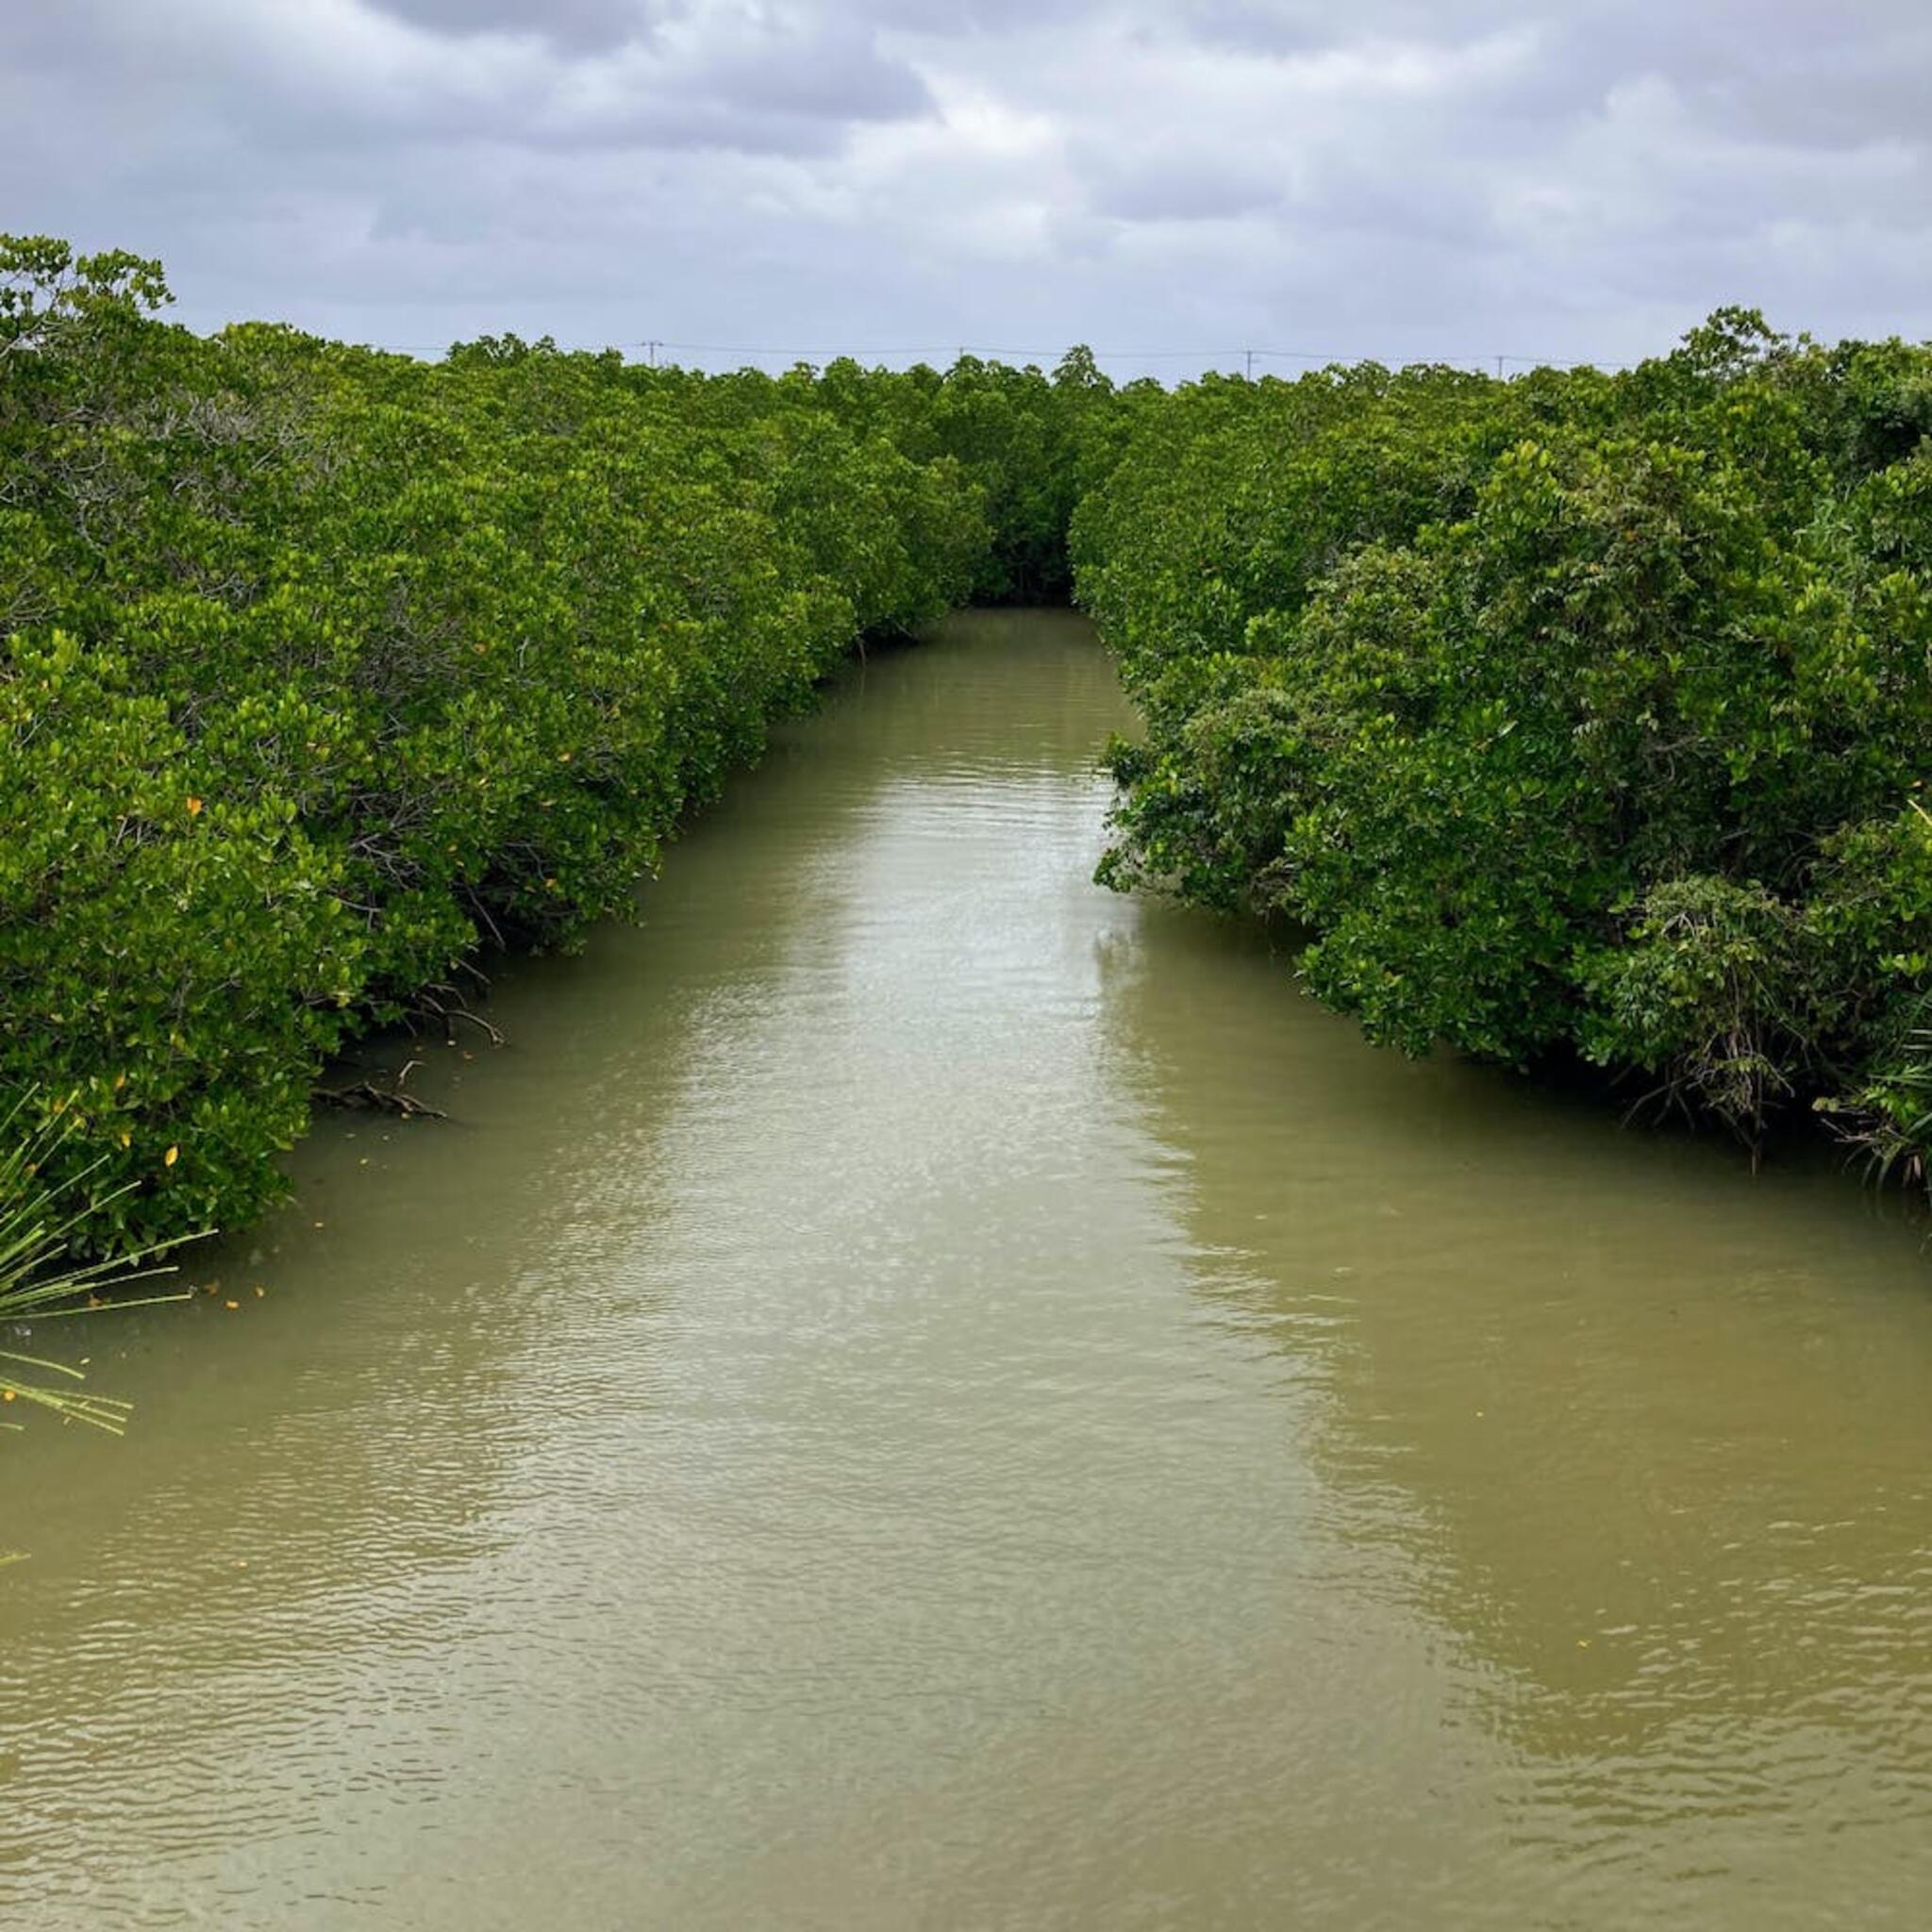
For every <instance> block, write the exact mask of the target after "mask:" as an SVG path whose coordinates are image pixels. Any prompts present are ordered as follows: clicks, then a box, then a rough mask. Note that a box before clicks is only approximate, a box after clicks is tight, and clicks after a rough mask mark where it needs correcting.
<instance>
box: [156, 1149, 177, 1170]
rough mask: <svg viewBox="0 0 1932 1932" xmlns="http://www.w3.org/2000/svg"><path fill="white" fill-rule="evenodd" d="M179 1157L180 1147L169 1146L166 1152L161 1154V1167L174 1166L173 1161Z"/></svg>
mask: <svg viewBox="0 0 1932 1932" xmlns="http://www.w3.org/2000/svg"><path fill="white" fill-rule="evenodd" d="M180 1158H181V1150H180V1148H178V1147H170V1148H169V1149H168V1151H167V1152H166V1153H165V1154H164V1155H162V1156H161V1165H162V1166H163V1167H173V1166H174V1164H175V1161H177V1160H178V1159H180Z"/></svg>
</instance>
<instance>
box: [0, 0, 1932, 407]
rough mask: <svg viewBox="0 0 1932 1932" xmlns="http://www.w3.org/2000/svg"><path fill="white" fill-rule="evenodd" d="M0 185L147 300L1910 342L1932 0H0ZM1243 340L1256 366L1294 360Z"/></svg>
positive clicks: (1931, 164) (776, 345) (392, 311)
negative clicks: (101, 258)
mask: <svg viewBox="0 0 1932 1932" xmlns="http://www.w3.org/2000/svg"><path fill="white" fill-rule="evenodd" d="M0 112H4V115H5V117H6V120H7V123H8V132H9V140H8V156H9V158H8V167H7V179H6V187H5V191H4V192H0V225H4V226H6V227H8V228H11V229H13V230H15V231H27V232H38V233H53V234H60V235H67V236H70V237H72V238H73V239H74V240H75V241H76V242H81V243H84V244H86V245H88V246H90V247H99V246H108V245H113V246H123V247H128V248H132V249H135V250H138V251H139V252H141V253H142V254H149V255H158V256H160V257H162V258H163V259H164V260H165V261H166V263H167V266H168V270H169V273H170V277H171V279H172V281H173V283H174V286H175V291H176V293H177V295H178V297H179V298H180V299H179V305H178V308H176V310H175V314H176V316H177V318H178V319H180V320H182V321H185V322H187V323H189V324H191V325H193V326H196V327H208V326H213V325H219V324H220V323H222V322H225V321H227V320H230V319H233V318H237V317H242V316H272V317H275V318H279V319H285V320H290V321H293V322H297V323H299V324H301V325H304V326H306V327H309V328H313V329H317V330H321V331H324V332H325V333H328V334H331V335H339V336H346V337H349V338H352V339H354V340H357V341H375V342H382V343H389V344H394V345H397V346H410V347H414V346H418V345H422V346H425V347H429V348H434V347H437V346H440V345H441V344H442V343H445V342H447V341H450V340H451V339H452V338H453V337H457V336H463V335H474V334H475V333H478V332H479V331H482V330H486V329H491V330H494V329H503V328H511V329H516V330H518V331H520V332H522V333H525V334H528V335H536V334H541V333H544V332H546V331H547V332H549V333H551V334H554V335H556V336H557V337H558V340H559V341H565V342H567V343H569V344H572V345H574V346H575V345H591V346H597V345H602V344H604V343H607V342H619V343H624V344H626V345H630V344H640V343H641V342H643V341H646V340H647V339H651V338H656V339H658V340H659V341H663V342H666V343H670V344H677V345H680V346H679V347H678V348H676V349H675V350H672V351H668V352H667V353H672V354H675V355H676V356H677V357H678V358H679V359H683V360H687V361H693V362H698V363H701V364H704V365H706V366H715V365H718V364H720V363H723V362H728V361H733V360H739V359H752V358H750V357H749V356H745V355H741V354H737V353H733V352H737V351H754V350H756V351H759V352H762V353H761V356H760V358H758V359H765V360H768V361H770V360H774V359H775V360H776V361H777V362H780V363H782V362H783V361H785V360H788V359H791V357H792V356H793V355H794V354H805V355H807V356H808V357H810V358H812V359H823V358H824V355H825V354H826V353H828V352H833V351H837V350H841V349H842V350H849V351H852V352H854V353H858V354H860V355H864V356H868V357H876V358H880V359H891V360H898V359H902V358H904V357H906V356H908V355H909V354H912V353H923V354H924V355H926V356H928V357H930V358H943V357H945V356H947V355H949V354H950V353H951V351H952V349H953V348H955V347H957V346H959V345H964V344H971V345H974V346H975V347H980V348H983V349H987V350H991V351H1000V352H1006V353H1008V354H1016V355H1019V356H1022V357H1024V356H1029V355H1030V356H1035V357H1038V358H1041V359H1044V358H1051V357H1052V356H1053V355H1054V354H1055V353H1057V351H1058V349H1059V348H1060V347H1062V346H1063V345H1064V344H1066V343H1068V342H1070V341H1088V342H1091V344H1092V345H1093V346H1094V347H1095V348H1096V349H1097V350H1098V351H1100V352H1101V353H1102V354H1103V355H1104V356H1106V357H1108V358H1114V359H1113V360H1112V362H1111V366H1112V367H1113V368H1114V369H1115V370H1116V371H1117V372H1118V373H1123V374H1125V373H1146V372H1152V373H1158V374H1161V375H1169V376H1174V375H1181V374H1191V373H1192V371H1193V370H1194V369H1195V368H1198V367H1199V366H1201V365H1202V364H1203V363H1204V362H1207V361H1219V362H1221V363H1222V364H1224V365H1226V364H1228V363H1229V362H1230V360H1238V357H1239V352H1240V351H1241V349H1242V348H1244V347H1248V346H1253V347H1256V348H1259V349H1266V350H1276V351H1286V352H1300V353H1303V354H1307V355H1309V356H1313V357H1317V358H1328V357H1345V358H1354V357H1357V356H1365V355H1374V356H1378V357H1381V358H1385V359H1390V360H1401V359H1407V358H1441V359H1468V360H1476V359H1488V360H1490V361H1491V365H1492V366H1493V358H1495V357H1496V356H1498V355H1505V356H1522V357H1534V358H1551V359H1600V360H1616V359H1621V358H1629V357H1632V356H1635V355H1639V354H1642V353H1645V352H1648V351H1651V350H1653V349H1656V348H1657V347H1659V346H1662V345H1665V344H1667V343H1668V342H1669V341H1671V340H1672V339H1674V337H1675V336H1677V335H1678V334H1680V333H1681V332H1682V331H1683V330H1684V329H1685V328H1686V327H1688V326H1690V325H1691V324H1692V323H1693V322H1695V321H1696V320H1697V319H1698V317H1699V316H1700V315H1702V314H1703V313H1704V312H1706V311H1707V309H1709V308H1712V307H1713V306H1715V305H1717V304H1718V303H1721V302H1743V303H1749V304H1753V305H1756V306H1758V307H1761V308H1764V309H1765V310H1766V311H1767V313H1768V314H1769V315H1770V316H1771V318H1772V320H1773V321H1774V322H1775V323H1776V324H1778V325H1780V326H1783V327H1786V328H1790V329H1799V328H1808V329H1810V330H1812V331H1814V332H1815V333H1818V334H1821V335H1828V336H1833V337H1836V336H1839V335H1844V334H1864V335H1872V334H1879V335H1883V334H1892V333H1899V334H1904V335H1907V336H1909V337H1915V338H1921V339H1923V338H1926V337H1932V0H1616V4H1605V0H1542V4H1540V5H1527V4H1524V0H1431V4H1418V0H1345V4H1340V0H1320V4H1316V0H1308V4H1303V0H850V4H833V0H5V4H4V6H0ZM1263 366H1273V367H1275V368H1279V369H1283V370H1287V369H1289V368H1291V367H1293V366H1294V364H1293V363H1292V362H1290V361H1288V360H1285V359H1284V360H1281V361H1276V362H1274V363H1272V364H1266V365H1263Z"/></svg>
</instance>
